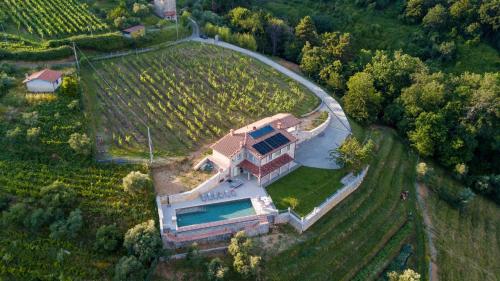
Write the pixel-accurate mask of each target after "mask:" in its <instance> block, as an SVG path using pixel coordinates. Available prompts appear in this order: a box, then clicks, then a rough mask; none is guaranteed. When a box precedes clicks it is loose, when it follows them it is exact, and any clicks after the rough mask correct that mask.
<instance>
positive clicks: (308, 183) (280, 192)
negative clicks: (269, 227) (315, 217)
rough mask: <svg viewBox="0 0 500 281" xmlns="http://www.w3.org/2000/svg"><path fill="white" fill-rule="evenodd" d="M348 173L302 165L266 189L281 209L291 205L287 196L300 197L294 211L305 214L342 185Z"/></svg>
mask: <svg viewBox="0 0 500 281" xmlns="http://www.w3.org/2000/svg"><path fill="white" fill-rule="evenodd" d="M346 174H347V173H346V171H345V170H327V169H317V168H310V167H300V168H298V169H297V170H295V171H293V172H292V173H290V174H289V175H287V176H286V177H284V178H281V179H279V180H278V181H276V182H274V183H273V184H271V185H270V186H268V187H267V188H266V189H267V192H268V193H269V195H271V198H272V199H273V202H274V204H275V205H276V207H277V208H278V209H280V210H284V209H287V208H288V207H289V204H288V203H287V202H286V198H296V199H298V202H299V204H298V205H297V207H296V208H295V209H294V211H295V212H297V213H298V214H299V215H301V216H305V215H307V214H308V213H309V212H311V211H312V210H313V209H314V207H316V206H319V205H320V204H321V203H322V202H323V201H325V199H326V198H327V197H329V196H330V195H332V194H333V193H335V192H336V191H337V190H339V189H340V188H341V187H342V183H341V182H340V180H341V179H342V177H344V176H345V175H346Z"/></svg>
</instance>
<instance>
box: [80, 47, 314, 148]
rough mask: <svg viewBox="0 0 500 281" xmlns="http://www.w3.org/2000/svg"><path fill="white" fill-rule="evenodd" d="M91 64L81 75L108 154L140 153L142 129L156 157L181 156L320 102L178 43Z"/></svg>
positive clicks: (267, 73)
mask: <svg viewBox="0 0 500 281" xmlns="http://www.w3.org/2000/svg"><path fill="white" fill-rule="evenodd" d="M93 64H94V65H95V68H96V69H97V72H95V71H93V69H91V68H87V69H86V70H85V71H82V75H83V78H84V81H85V84H86V87H87V90H88V92H90V93H91V95H90V97H91V99H94V101H93V102H90V104H91V105H92V104H95V103H99V104H100V108H99V109H97V110H99V111H97V112H99V113H100V114H99V120H98V123H99V124H100V127H101V128H104V129H103V130H104V132H103V134H104V135H105V136H106V137H105V139H106V140H107V142H108V143H110V144H111V147H110V151H111V152H112V153H114V154H129V155H130V154H135V155H138V154H139V155H140V154H144V153H145V152H146V151H147V148H148V147H147V127H149V128H150V130H151V135H152V141H153V145H154V147H155V152H156V153H157V154H158V153H159V154H163V155H179V154H185V153H186V152H188V151H189V150H190V149H192V148H194V147H196V146H198V145H200V144H202V143H206V142H208V141H213V140H214V139H216V138H218V137H220V136H221V135H223V134H225V133H227V132H228V131H229V129H230V128H237V127H241V126H243V125H244V124H247V123H249V122H251V121H255V120H257V119H259V118H261V117H264V116H269V115H272V114H275V113H278V112H291V113H294V114H296V115H298V116H300V115H301V114H304V113H306V112H308V111H310V110H312V109H313V108H314V107H315V106H317V104H318V102H319V101H318V99H317V98H316V97H315V96H314V95H312V94H310V93H309V92H308V91H306V90H305V89H304V88H302V87H301V86H300V85H299V84H298V83H296V82H295V81H293V80H290V79H288V78H285V76H284V75H281V74H279V73H278V72H277V71H275V70H273V69H271V68H268V67H265V66H264V65H262V64H261V63H259V62H257V61H255V60H253V59H251V58H248V57H245V56H242V55H240V54H237V53H234V52H232V51H228V50H223V49H222V48H219V47H216V46H205V45H201V44H197V43H183V44H180V45H176V46H174V47H171V48H168V49H164V50H160V51H155V52H150V53H145V54H140V55H132V56H126V57H122V58H118V59H111V60H104V61H100V62H97V63H93ZM91 110H92V109H91ZM93 110H96V109H93Z"/></svg>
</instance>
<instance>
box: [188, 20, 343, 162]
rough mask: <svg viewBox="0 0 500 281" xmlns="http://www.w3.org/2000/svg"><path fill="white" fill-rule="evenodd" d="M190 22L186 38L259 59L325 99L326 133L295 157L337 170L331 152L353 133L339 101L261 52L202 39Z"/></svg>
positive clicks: (301, 149)
mask: <svg viewBox="0 0 500 281" xmlns="http://www.w3.org/2000/svg"><path fill="white" fill-rule="evenodd" d="M191 22H192V26H193V35H192V36H191V37H189V38H187V40H190V41H195V42H200V43H205V44H212V45H217V46H220V47H223V48H226V49H230V50H233V51H236V52H239V53H242V54H245V55H247V56H250V57H252V58H254V59H257V60H258V61H260V62H262V63H264V64H266V65H268V66H270V67H272V68H274V69H276V70H277V71H279V72H281V73H282V74H284V75H286V76H288V77H290V78H291V79H293V80H295V81H297V82H298V83H300V84H302V85H303V86H304V87H306V88H307V89H309V90H310V91H311V92H312V93H313V94H315V95H316V96H317V97H318V98H320V99H321V100H322V101H323V104H324V105H325V106H324V108H322V110H325V111H329V112H330V113H331V114H333V118H332V121H331V122H330V124H329V126H328V127H327V129H326V130H325V131H324V133H323V134H321V135H320V136H318V137H316V138H313V139H312V140H309V141H307V142H304V143H302V144H301V146H300V149H299V150H297V155H296V157H295V158H296V161H297V162H299V163H300V164H302V165H304V166H308V167H315V168H324V169H337V168H338V167H337V165H336V164H335V163H334V161H331V160H330V158H329V151H330V150H332V149H335V148H336V147H338V146H339V145H340V144H341V143H342V142H343V141H344V140H345V138H346V137H347V136H348V135H349V134H351V126H350V125H349V121H348V119H347V116H346V114H345V112H344V110H343V109H342V107H341V106H340V104H339V103H338V102H337V101H336V100H335V99H334V98H333V97H332V96H330V95H329V94H328V93H326V92H325V91H324V90H323V89H322V88H321V87H319V86H318V85H316V84H315V83H313V82H311V81H309V80H308V79H307V78H305V77H303V76H301V75H299V74H297V73H295V72H293V71H291V70H290V69H288V68H286V67H284V66H282V65H280V64H279V63H277V62H275V61H273V60H271V59H269V58H268V57H266V56H264V55H262V54H259V53H257V52H254V51H250V50H247V49H244V48H241V47H238V46H235V45H233V44H229V43H226V42H222V41H215V39H212V38H209V39H203V38H200V37H199V28H198V25H197V24H196V22H194V21H191Z"/></svg>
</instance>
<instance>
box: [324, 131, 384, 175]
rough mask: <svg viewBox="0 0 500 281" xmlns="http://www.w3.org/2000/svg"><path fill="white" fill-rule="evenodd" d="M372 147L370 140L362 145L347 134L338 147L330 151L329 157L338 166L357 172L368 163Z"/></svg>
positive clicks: (373, 145) (373, 146)
mask: <svg viewBox="0 0 500 281" xmlns="http://www.w3.org/2000/svg"><path fill="white" fill-rule="evenodd" d="M374 148H375V144H374V143H373V141H372V140H368V141H367V142H366V143H365V144H364V145H362V144H361V143H360V142H359V141H358V140H357V139H356V138H355V137H352V136H349V137H347V138H346V139H345V141H344V142H343V143H342V144H341V145H340V146H339V147H337V148H336V149H333V150H331V151H330V157H331V159H332V160H335V162H337V164H338V165H339V166H341V167H346V168H347V169H349V170H350V171H351V172H353V173H354V174H357V173H359V172H360V171H361V170H362V169H363V168H364V167H365V166H366V165H367V164H368V161H369V159H370V156H371V155H372V153H373V149H374Z"/></svg>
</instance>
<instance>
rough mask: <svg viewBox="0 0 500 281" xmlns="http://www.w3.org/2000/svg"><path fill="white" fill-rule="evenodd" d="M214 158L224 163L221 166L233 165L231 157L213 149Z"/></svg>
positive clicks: (219, 162)
mask: <svg viewBox="0 0 500 281" xmlns="http://www.w3.org/2000/svg"><path fill="white" fill-rule="evenodd" d="M212 158H214V159H215V161H216V163H218V164H222V165H224V167H221V168H223V169H225V168H230V167H231V159H229V158H228V157H226V156H225V155H224V154H222V153H220V152H218V151H216V150H214V151H212Z"/></svg>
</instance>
